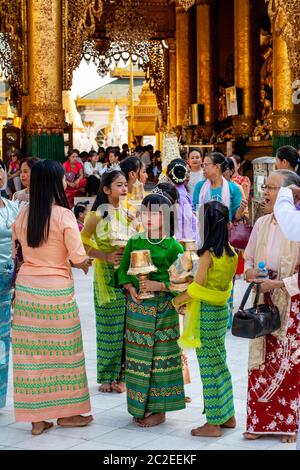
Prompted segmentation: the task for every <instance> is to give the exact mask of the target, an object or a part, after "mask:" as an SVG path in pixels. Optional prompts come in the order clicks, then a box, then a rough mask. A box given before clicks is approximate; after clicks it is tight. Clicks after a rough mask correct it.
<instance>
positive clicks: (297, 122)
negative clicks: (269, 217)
mask: <svg viewBox="0 0 300 470" xmlns="http://www.w3.org/2000/svg"><path fill="white" fill-rule="evenodd" d="M291 3H292V2H291ZM282 5H283V6H284V7H285V8H288V7H287V6H286V4H285V3H283V4H282ZM270 6H271V5H270ZM276 6H277V8H276V9H275V10H274V11H271V8H269V14H270V17H271V19H272V32H273V110H274V112H273V118H272V121H273V122H272V124H273V153H274V154H275V153H276V150H277V149H278V148H279V147H281V146H282V145H292V146H294V147H296V148H297V147H298V146H299V145H300V103H299V93H295V90H294V89H293V82H294V80H296V79H298V80H299V79H300V75H299V59H298V61H297V59H296V60H295V61H293V58H294V57H293V55H292V54H291V53H292V52H293V47H294V45H295V44H294V41H295V40H296V39H297V37H298V41H299V28H295V27H294V26H293V24H292V21H291V22H290V21H289V16H288V14H289V11H288V10H286V11H285V12H283V11H282V9H281V4H278V5H275V7H276ZM292 6H293V5H292V4H291V5H290V7H291V8H292ZM294 7H295V8H296V7H297V8H298V10H299V4H298V5H297V2H296V1H295V4H294ZM295 8H294V10H292V9H291V11H290V15H291V18H293V17H294V15H295V13H296V10H295ZM282 13H285V14H284V15H283V14H282ZM287 32H289V33H290V35H289V34H288V33H287ZM297 35H298V36H297ZM298 57H299V56H298ZM295 58H296V57H295ZM297 98H298V99H297Z"/></svg>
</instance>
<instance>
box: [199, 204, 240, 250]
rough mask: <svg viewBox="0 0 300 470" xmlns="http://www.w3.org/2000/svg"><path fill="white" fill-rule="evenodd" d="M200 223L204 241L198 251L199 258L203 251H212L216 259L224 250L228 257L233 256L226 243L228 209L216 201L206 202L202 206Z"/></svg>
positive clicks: (227, 242)
mask: <svg viewBox="0 0 300 470" xmlns="http://www.w3.org/2000/svg"><path fill="white" fill-rule="evenodd" d="M200 214H201V211H200ZM200 222H201V225H203V224H204V241H203V245H202V247H201V248H200V250H198V255H199V256H201V255H203V253H205V251H212V252H213V253H214V254H215V256H217V258H220V257H221V256H222V255H223V254H224V250H225V251H226V253H227V254H228V255H229V256H234V255H235V253H234V251H233V249H232V248H231V246H230V245H229V241H228V237H229V236H228V223H229V210H228V207H226V206H225V205H224V204H222V203H221V202H218V201H210V202H207V203H206V204H204V217H203V220H201V221H200Z"/></svg>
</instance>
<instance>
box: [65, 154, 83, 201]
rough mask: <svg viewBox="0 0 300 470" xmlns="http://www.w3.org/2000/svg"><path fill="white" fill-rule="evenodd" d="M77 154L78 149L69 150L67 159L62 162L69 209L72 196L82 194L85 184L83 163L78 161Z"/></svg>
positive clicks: (72, 199)
mask: <svg viewBox="0 0 300 470" xmlns="http://www.w3.org/2000/svg"><path fill="white" fill-rule="evenodd" d="M78 156H79V152H78V150H76V149H75V150H69V151H68V155H67V160H66V161H65V162H64V164H63V166H64V168H65V171H66V183H67V185H66V195H67V199H68V202H69V207H70V209H72V207H73V205H74V197H76V196H79V195H80V194H81V195H83V193H84V191H85V186H86V178H84V174H83V164H82V163H81V162H79V161H78Z"/></svg>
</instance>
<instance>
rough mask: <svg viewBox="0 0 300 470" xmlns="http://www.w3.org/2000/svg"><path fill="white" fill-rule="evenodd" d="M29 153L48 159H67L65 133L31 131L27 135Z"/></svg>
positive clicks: (32, 155) (30, 155) (31, 155)
mask: <svg viewBox="0 0 300 470" xmlns="http://www.w3.org/2000/svg"><path fill="white" fill-rule="evenodd" d="M27 155H28V156H29V157H39V158H43V159H47V160H56V161H58V162H64V161H65V155H64V135H63V134H48V133H47V132H44V133H42V134H38V133H31V134H28V135H27Z"/></svg>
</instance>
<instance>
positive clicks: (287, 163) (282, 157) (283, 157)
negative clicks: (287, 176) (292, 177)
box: [276, 145, 300, 175]
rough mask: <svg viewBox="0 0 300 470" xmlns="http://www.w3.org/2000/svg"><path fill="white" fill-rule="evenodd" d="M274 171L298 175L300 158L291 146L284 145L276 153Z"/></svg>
mask: <svg viewBox="0 0 300 470" xmlns="http://www.w3.org/2000/svg"><path fill="white" fill-rule="evenodd" d="M276 169H277V170H290V171H294V172H295V173H297V174H298V175H300V156H299V153H298V152H297V150H296V149H295V148H294V147H292V146H291V145H284V146H283V147H280V148H279V149H278V150H277V152H276Z"/></svg>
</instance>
